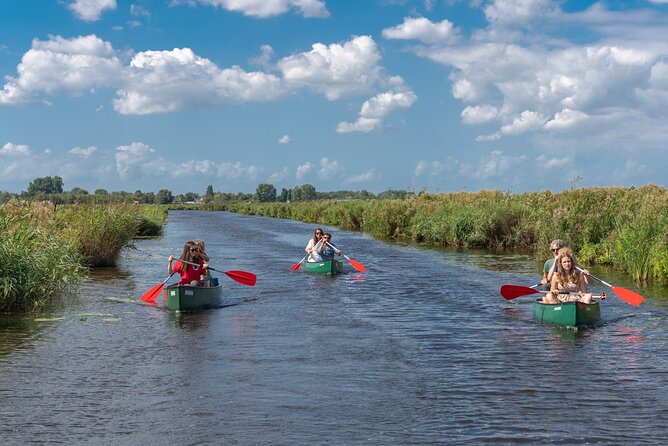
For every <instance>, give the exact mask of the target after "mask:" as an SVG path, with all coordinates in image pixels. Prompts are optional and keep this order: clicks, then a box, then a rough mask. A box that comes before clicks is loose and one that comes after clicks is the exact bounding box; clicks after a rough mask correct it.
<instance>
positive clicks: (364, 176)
mask: <svg viewBox="0 0 668 446" xmlns="http://www.w3.org/2000/svg"><path fill="white" fill-rule="evenodd" d="M378 177H379V175H378V174H377V173H376V169H369V170H367V171H365V172H362V173H360V174H359V175H353V176H352V177H349V178H346V179H345V180H344V183H346V184H360V183H366V182H368V181H372V180H375V179H377V178H378Z"/></svg>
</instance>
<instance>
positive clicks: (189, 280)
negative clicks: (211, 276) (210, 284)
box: [167, 242, 209, 286]
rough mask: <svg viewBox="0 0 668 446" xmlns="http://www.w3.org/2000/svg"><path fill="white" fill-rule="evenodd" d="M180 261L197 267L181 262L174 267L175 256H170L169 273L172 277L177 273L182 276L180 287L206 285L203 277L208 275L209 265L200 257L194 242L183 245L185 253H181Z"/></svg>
mask: <svg viewBox="0 0 668 446" xmlns="http://www.w3.org/2000/svg"><path fill="white" fill-rule="evenodd" d="M179 260H184V261H186V262H190V263H195V265H190V264H187V263H183V262H179V261H177V262H176V263H174V265H172V262H174V256H169V259H168V264H167V272H168V273H169V274H170V275H171V274H173V273H175V272H176V273H179V274H180V275H181V280H179V285H190V286H202V285H203V284H204V283H203V282H202V276H203V275H204V274H206V270H207V269H208V268H209V265H208V264H207V263H204V260H202V258H201V257H200V255H199V248H198V247H197V245H195V244H194V243H193V242H186V243H185V245H183V252H182V253H181V257H179Z"/></svg>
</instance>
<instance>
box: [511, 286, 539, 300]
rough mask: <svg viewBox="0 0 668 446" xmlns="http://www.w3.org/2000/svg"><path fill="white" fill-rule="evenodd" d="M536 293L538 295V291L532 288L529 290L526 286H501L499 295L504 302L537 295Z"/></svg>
mask: <svg viewBox="0 0 668 446" xmlns="http://www.w3.org/2000/svg"><path fill="white" fill-rule="evenodd" d="M537 293H540V291H538V290H535V289H533V288H529V287H528V286H521V285H503V286H502V287H501V295H502V296H503V297H504V299H506V300H513V299H516V298H518V297H521V296H529V295H530V294H537Z"/></svg>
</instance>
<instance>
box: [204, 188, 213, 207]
mask: <svg viewBox="0 0 668 446" xmlns="http://www.w3.org/2000/svg"><path fill="white" fill-rule="evenodd" d="M213 197H214V193H213V186H212V185H210V184H209V185H208V186H207V187H206V192H204V202H205V203H211V202H212V201H213Z"/></svg>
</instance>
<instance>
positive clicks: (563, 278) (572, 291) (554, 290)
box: [543, 248, 592, 304]
mask: <svg viewBox="0 0 668 446" xmlns="http://www.w3.org/2000/svg"><path fill="white" fill-rule="evenodd" d="M555 262H559V263H558V265H559V269H558V270H557V272H556V273H554V275H553V276H552V282H551V284H550V292H549V293H547V294H546V295H545V296H543V303H546V304H558V303H561V302H582V303H585V304H588V303H591V299H592V294H591V293H588V292H587V282H586V280H585V275H584V274H581V273H580V271H578V269H577V268H575V265H577V260H575V254H573V251H572V250H571V249H570V248H561V249H560V250H559V255H558V256H557V259H556V260H555Z"/></svg>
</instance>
